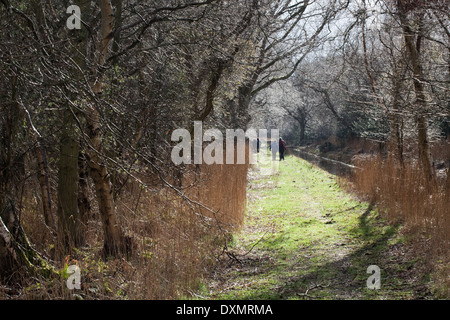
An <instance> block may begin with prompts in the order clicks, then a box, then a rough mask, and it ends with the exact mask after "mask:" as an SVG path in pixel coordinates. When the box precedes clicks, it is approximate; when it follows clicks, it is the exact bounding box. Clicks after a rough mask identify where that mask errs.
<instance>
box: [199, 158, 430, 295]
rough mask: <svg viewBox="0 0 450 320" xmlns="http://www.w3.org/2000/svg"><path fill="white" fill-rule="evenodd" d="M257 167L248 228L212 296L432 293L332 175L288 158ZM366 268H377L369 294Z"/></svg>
mask: <svg viewBox="0 0 450 320" xmlns="http://www.w3.org/2000/svg"><path fill="white" fill-rule="evenodd" d="M262 156H263V157H265V155H262ZM266 160H267V159H266ZM261 163H262V165H261V166H260V168H259V169H256V170H252V171H251V172H250V177H249V179H250V181H249V191H248V202H249V203H248V212H247V218H246V223H245V227H244V229H243V230H242V232H240V233H239V234H238V235H236V236H235V238H234V240H233V244H232V248H231V249H230V250H231V251H232V252H233V254H235V256H236V257H237V260H234V259H228V258H226V259H225V258H224V259H223V261H222V263H221V264H220V266H219V267H218V268H217V269H216V270H215V272H214V274H213V276H212V279H211V280H209V283H210V287H209V288H207V289H206V291H208V293H207V295H208V297H209V298H212V299H418V298H427V297H429V296H430V294H429V291H428V290H427V289H426V286H425V285H424V283H425V282H426V281H427V279H425V278H423V277H419V276H418V272H417V268H416V264H417V263H418V261H416V260H414V259H413V258H411V257H409V256H408V255H407V254H405V251H404V250H403V249H404V248H403V247H404V245H403V240H404V239H403V237H402V236H400V235H399V232H398V228H397V227H396V226H393V225H389V224H387V223H385V222H383V221H382V219H381V218H380V217H379V216H378V213H377V210H376V209H374V208H373V207H372V206H371V205H370V204H368V203H364V202H361V201H359V200H357V199H356V198H355V197H353V196H352V195H350V194H348V193H346V192H345V191H343V190H342V189H341V188H340V187H339V186H338V184H337V183H336V177H335V176H332V175H330V174H328V173H327V172H325V171H323V170H321V169H319V168H317V167H315V166H313V165H311V164H309V163H308V162H306V161H304V160H302V159H299V158H296V157H293V156H289V157H287V158H286V161H283V162H281V163H279V164H278V162H277V165H279V168H271V167H270V165H269V164H268V163H269V162H268V161H266V162H264V161H261ZM277 169H279V170H277ZM370 265H377V266H379V267H380V269H381V289H380V290H369V289H367V286H366V282H367V279H368V277H369V276H370V274H367V268H368V267H369V266H370Z"/></svg>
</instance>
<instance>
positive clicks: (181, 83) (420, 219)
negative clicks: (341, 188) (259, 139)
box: [0, 0, 450, 299]
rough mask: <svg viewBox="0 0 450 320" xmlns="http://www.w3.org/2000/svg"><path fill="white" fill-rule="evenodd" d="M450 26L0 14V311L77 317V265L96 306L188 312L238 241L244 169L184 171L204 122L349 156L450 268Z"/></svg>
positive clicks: (305, 16)
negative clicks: (426, 235) (33, 309)
mask: <svg viewBox="0 0 450 320" xmlns="http://www.w3.org/2000/svg"><path fill="white" fill-rule="evenodd" d="M71 5H76V6H78V7H79V8H80V13H81V21H80V28H79V29H78V28H74V29H71V28H69V27H68V26H69V25H70V23H72V22H73V21H76V17H75V18H74V16H73V14H74V11H69V12H68V10H67V9H68V8H69V7H70V6H71ZM449 9H450V2H449V1H448V0H433V1H421V0H295V1H293V0H276V1H270V0H239V1H225V0H151V1H150V0H149V1H135V0H97V1H93V0H92V1H91V0H73V1H69V0H61V1H50V0H27V1H23V0H2V1H1V3H0V30H1V32H0V48H1V50H0V82H1V85H0V298H3V297H5V298H67V297H69V296H70V293H69V291H68V290H67V288H66V287H65V283H64V282H61V280H60V279H61V277H63V278H64V276H66V274H65V273H66V271H65V270H66V269H67V267H68V265H71V264H77V265H79V266H80V267H81V269H82V272H83V273H84V274H88V275H89V277H86V278H84V279H85V283H84V284H83V285H84V286H85V287H84V289H85V291H84V292H85V293H84V297H86V298H100V299H102V298H121V297H127V298H138V299H141V298H144V299H169V298H177V297H179V296H180V295H185V294H187V292H188V290H189V288H191V287H193V286H195V285H196V284H197V281H198V279H199V277H201V275H202V274H204V273H205V272H207V270H208V267H209V266H211V265H212V264H214V260H215V257H216V256H217V255H218V254H223V252H226V250H227V244H228V240H229V234H230V233H232V232H233V231H234V230H236V229H238V228H239V226H240V225H241V224H242V221H243V215H244V211H245V189H246V174H247V170H248V166H247V165H234V166H210V167H207V166H200V165H182V166H175V165H174V164H173V163H172V162H171V161H170V154H171V151H172V148H173V145H174V144H173V142H172V141H171V134H172V132H173V130H175V129H178V128H186V129H188V130H190V131H192V130H193V126H194V121H202V122H203V126H204V127H205V128H206V127H209V128H218V129H219V130H225V129H228V128H231V129H236V128H241V129H243V130H247V129H249V128H257V129H272V128H278V129H280V132H281V134H282V136H283V138H284V139H285V140H286V141H287V143H288V146H292V147H294V146H305V147H309V148H310V150H314V149H317V150H319V149H320V152H323V151H333V150H338V149H341V150H342V149H344V148H346V147H347V148H348V147H349V146H352V147H353V149H352V150H351V151H349V152H350V157H349V159H348V160H349V161H353V163H354V164H355V165H357V166H358V167H360V168H363V170H361V171H360V173H359V174H356V175H355V177H354V180H353V181H352V182H353V183H354V188H356V189H357V190H356V191H355V192H357V193H360V194H361V196H363V197H369V198H371V199H373V200H374V201H377V202H378V203H379V205H380V207H384V208H385V209H386V211H387V212H389V215H390V216H391V217H392V219H401V220H402V221H404V222H405V223H411V224H414V225H417V226H419V228H420V230H428V231H430V232H431V233H430V234H431V235H432V236H431V237H432V238H433V248H435V249H436V250H431V251H433V253H434V254H435V255H436V256H435V257H436V259H437V260H438V261H440V262H441V266H442V261H444V263H443V264H444V266H445V265H446V261H448V260H445V259H448V257H447V255H448V248H449V231H450V223H449V220H448V218H449V214H450V212H449V207H448V203H449V199H450V191H449V190H450V174H449V167H450V10H449ZM73 19H75V20H73ZM324 146H325V147H324ZM316 147H317V148H316ZM325 149H326V150H325ZM332 149H333V150H332ZM355 155H356V156H355ZM357 155H359V157H358V156H357ZM381 173H384V174H381ZM428 231H427V232H428ZM444 278H445V277H444ZM105 283H109V285H105ZM186 290H187V291H186Z"/></svg>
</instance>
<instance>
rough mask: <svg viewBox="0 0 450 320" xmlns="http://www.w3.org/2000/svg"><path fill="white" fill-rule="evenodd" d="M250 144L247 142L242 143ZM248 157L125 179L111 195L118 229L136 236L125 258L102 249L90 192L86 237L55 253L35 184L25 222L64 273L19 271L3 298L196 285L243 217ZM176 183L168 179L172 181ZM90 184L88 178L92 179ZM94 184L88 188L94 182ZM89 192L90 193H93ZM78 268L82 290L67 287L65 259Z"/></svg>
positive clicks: (149, 295)
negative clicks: (19, 278)
mask: <svg viewBox="0 0 450 320" xmlns="http://www.w3.org/2000/svg"><path fill="white" fill-rule="evenodd" d="M247 151H248V150H247ZM247 170H248V164H243V165H228V164H227V165H198V166H195V165H192V166H188V167H187V168H186V170H185V171H183V172H182V173H181V175H179V176H178V177H175V175H174V176H172V177H169V178H168V179H170V178H173V179H172V180H173V181H170V182H169V183H170V184H164V183H161V181H160V180H158V178H157V177H155V176H153V177H152V176H151V175H146V177H145V179H147V180H148V181H147V182H148V184H149V185H150V186H149V187H145V188H144V187H143V186H142V185H141V184H140V183H138V182H137V181H132V182H128V183H127V184H126V185H125V186H124V187H123V188H122V190H121V193H120V194H119V196H118V197H117V199H116V212H117V214H118V217H119V221H120V223H121V226H122V228H123V230H124V231H125V232H126V234H127V236H129V237H130V238H131V239H133V245H134V247H133V252H132V255H131V256H130V257H128V258H125V257H124V258H116V259H112V258H110V259H105V258H104V257H102V256H101V254H100V252H101V248H102V243H103V239H102V238H103V235H102V232H101V230H102V227H101V224H100V222H99V221H100V219H99V217H98V210H97V208H96V207H95V199H91V204H92V205H93V207H92V212H93V214H92V216H91V217H90V219H89V221H88V226H87V237H86V238H87V241H86V245H85V246H84V247H83V248H77V249H76V250H75V251H74V252H73V254H72V255H70V256H65V257H64V258H63V259H59V257H60V254H59V252H57V250H58V247H57V246H56V245H55V241H56V240H57V239H56V238H55V237H54V236H53V235H52V234H51V233H50V230H49V229H48V228H47V227H46V226H45V223H44V221H43V215H42V214H41V213H40V212H39V209H38V208H39V199H37V198H36V197H35V196H34V194H33V191H32V190H33V187H32V184H30V185H29V187H28V188H25V189H28V190H26V192H24V196H23V205H22V210H21V211H22V216H21V219H22V224H23V226H24V229H25V231H26V233H27V234H28V235H29V238H30V240H31V242H32V243H33V244H34V245H35V247H36V249H37V250H38V251H39V252H41V253H42V254H43V255H44V256H45V257H47V258H48V259H50V260H51V263H52V264H53V265H54V266H55V267H56V269H57V270H58V271H59V272H60V273H61V279H57V280H52V281H49V280H48V279H39V278H36V277H33V276H31V275H27V274H23V278H24V279H23V282H22V283H21V285H20V286H11V285H6V284H5V285H3V286H2V284H1V283H0V299H1V298H13V299H75V298H78V299H151V300H155V299H177V298H180V297H187V296H190V294H191V293H192V292H193V291H194V289H197V287H198V286H199V285H200V284H201V280H202V277H203V275H205V272H208V270H209V269H210V267H211V266H212V265H213V264H214V263H215V261H216V258H217V256H218V255H220V253H221V252H222V250H223V247H224V246H225V245H226V241H227V239H228V237H229V235H230V233H231V232H233V231H234V230H236V229H238V228H239V227H240V225H241V224H242V221H243V218H244V212H245V206H246V185H247ZM172 183H173V184H172ZM90 187H91V188H92V186H90ZM91 190H92V189H91ZM93 194H94V193H92V194H91V196H92V195H93ZM73 264H76V265H78V266H79V267H80V268H81V277H82V279H81V290H74V291H70V290H68V289H67V286H66V283H65V281H66V280H65V279H66V278H67V275H65V271H64V270H66V268H67V266H68V265H73Z"/></svg>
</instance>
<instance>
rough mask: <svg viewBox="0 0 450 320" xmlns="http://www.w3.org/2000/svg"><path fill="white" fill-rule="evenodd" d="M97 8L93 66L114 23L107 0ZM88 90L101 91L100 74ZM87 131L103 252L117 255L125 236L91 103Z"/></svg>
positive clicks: (105, 46)
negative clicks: (96, 41)
mask: <svg viewBox="0 0 450 320" xmlns="http://www.w3.org/2000/svg"><path fill="white" fill-rule="evenodd" d="M99 5H100V11H101V27H100V41H99V44H98V48H97V55H96V57H97V61H96V65H97V68H100V67H102V66H103V65H104V64H105V61H106V56H107V53H108V49H109V46H110V44H111V40H112V36H111V35H112V30H113V25H114V11H113V8H112V5H111V1H110V0H99ZM93 76H94V81H93V84H92V90H93V92H94V93H95V94H96V95H101V94H102V90H103V88H102V86H103V76H102V74H99V73H98V69H97V70H96V71H95V72H94V74H93ZM87 111H88V116H87V117H86V121H87V134H88V137H89V146H90V148H89V150H88V154H89V167H90V173H91V178H92V180H93V182H94V185H95V191H96V195H97V201H98V207H99V213H100V216H101V219H102V223H103V231H104V253H105V254H106V255H114V256H117V255H120V254H121V253H125V252H126V250H127V246H126V241H125V236H124V234H123V232H122V229H121V227H120V225H119V222H118V220H117V217H116V212H115V205H114V198H113V192H112V186H111V182H110V177H109V174H108V169H107V164H106V161H105V159H103V157H101V155H102V154H103V152H102V151H103V150H102V135H101V125H100V124H101V117H100V112H99V110H98V109H97V107H96V106H95V105H94V104H93V103H91V104H90V105H89V106H88V110H87Z"/></svg>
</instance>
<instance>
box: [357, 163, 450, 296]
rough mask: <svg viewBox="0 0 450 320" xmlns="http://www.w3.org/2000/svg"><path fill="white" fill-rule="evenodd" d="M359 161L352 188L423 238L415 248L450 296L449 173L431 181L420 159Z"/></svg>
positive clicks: (418, 237) (391, 219)
mask: <svg viewBox="0 0 450 320" xmlns="http://www.w3.org/2000/svg"><path fill="white" fill-rule="evenodd" d="M355 165H356V166H357V167H358V168H359V169H358V170H355V172H354V174H353V176H352V178H351V182H352V183H353V186H352V188H353V190H352V191H354V192H356V193H357V194H359V195H360V196H362V197H365V198H367V199H368V200H369V201H372V202H373V203H376V204H377V206H378V207H379V208H380V209H381V212H383V214H384V216H385V217H386V218H387V219H388V220H390V221H392V222H401V223H402V224H403V225H404V226H405V227H406V229H407V230H409V232H410V233H412V234H414V235H415V237H414V238H416V239H419V240H418V241H416V243H415V248H416V249H417V250H420V254H421V255H425V256H426V258H427V259H429V260H430V261H431V262H432V264H433V266H434V267H435V268H436V274H438V275H440V279H439V282H440V288H441V290H444V291H446V292H444V293H443V294H444V295H446V296H448V288H449V285H450V275H449V262H450V260H449V252H450V250H449V249H450V239H449V238H450V206H449V204H450V190H449V188H448V187H447V186H446V184H445V177H443V178H442V179H440V181H439V180H438V181H437V182H430V181H429V180H428V179H427V178H426V177H425V176H424V174H423V172H422V170H421V169H420V166H419V165H418V164H417V163H415V162H413V161H410V162H407V163H405V164H404V166H403V167H402V166H400V165H398V164H397V163H395V162H394V161H389V160H386V159H384V158H383V157H381V156H378V157H369V158H365V159H360V160H358V161H356V162H355ZM447 174H449V173H448V172H447ZM442 288H443V289H442Z"/></svg>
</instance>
